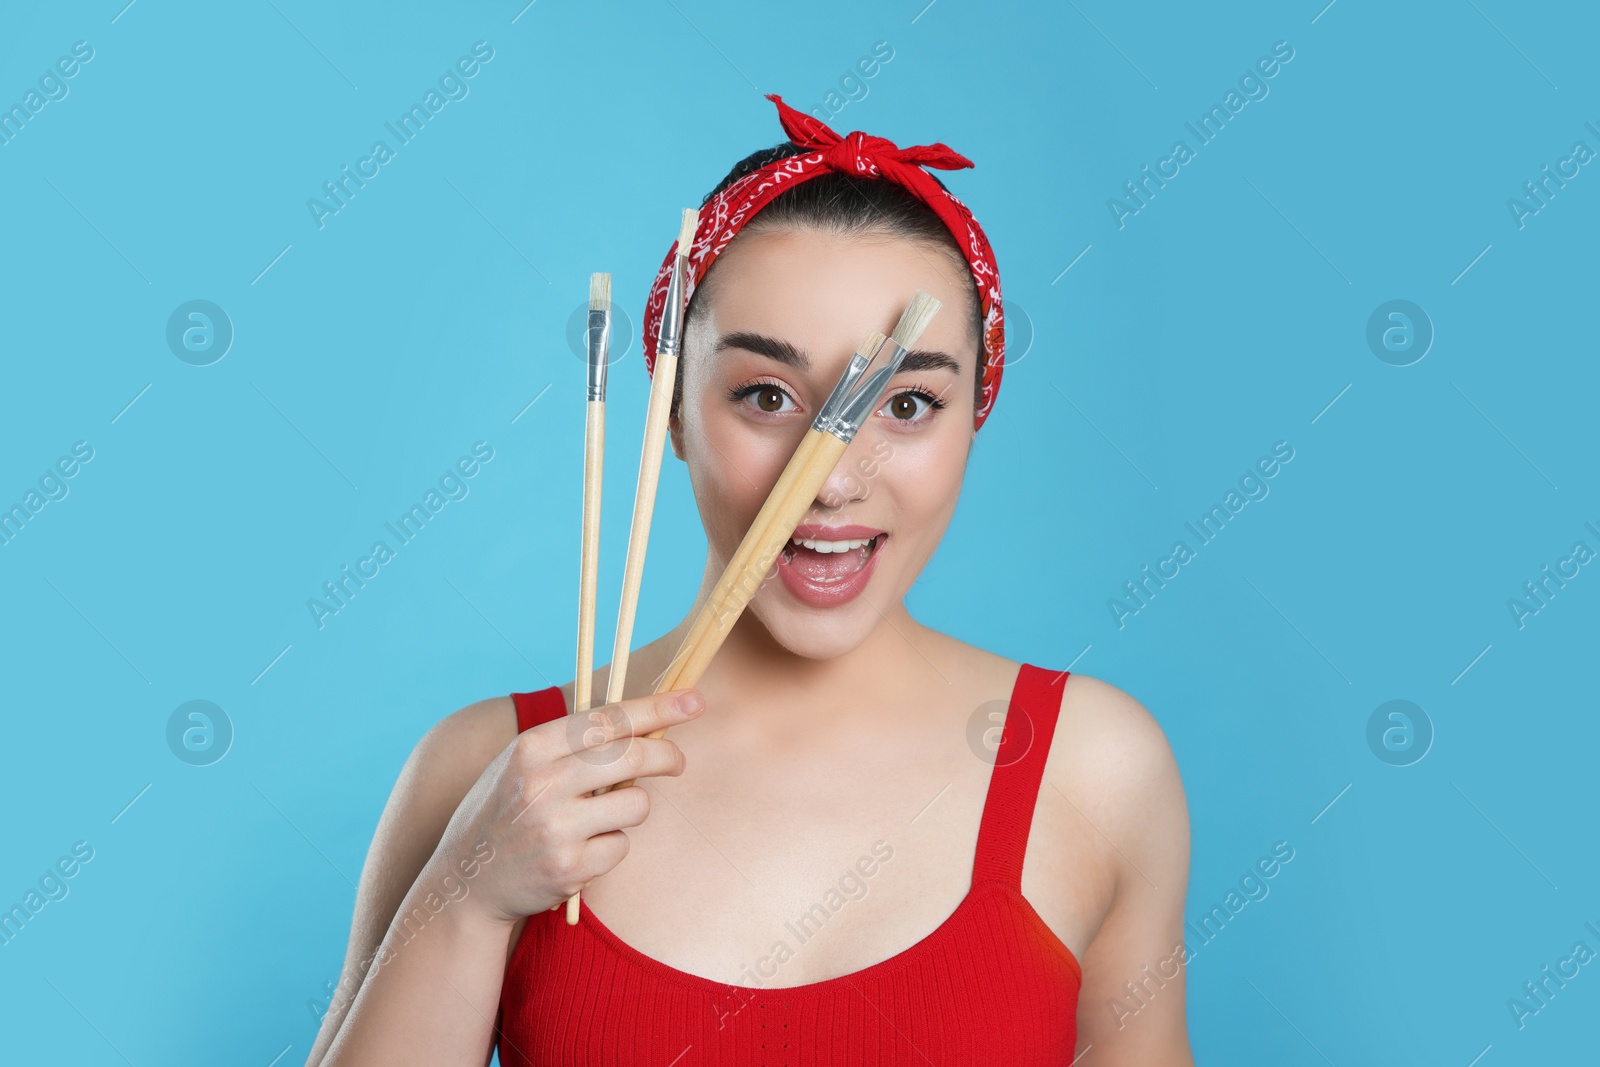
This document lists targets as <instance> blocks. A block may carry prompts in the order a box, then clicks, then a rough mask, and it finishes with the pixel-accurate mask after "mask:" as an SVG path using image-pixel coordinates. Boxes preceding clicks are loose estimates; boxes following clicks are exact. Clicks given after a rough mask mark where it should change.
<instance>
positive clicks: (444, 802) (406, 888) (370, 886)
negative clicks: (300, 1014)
mask: <svg viewBox="0 0 1600 1067" xmlns="http://www.w3.org/2000/svg"><path fill="white" fill-rule="evenodd" d="M516 722H517V715H516V709H515V707H514V706H513V704H512V702H511V698H510V697H508V696H500V697H493V698H491V699H488V700H481V701H479V702H478V703H476V704H469V705H468V706H466V707H464V708H462V709H461V710H460V711H457V712H455V713H454V714H452V715H449V716H446V717H445V718H444V719H442V720H441V721H440V722H438V723H437V724H436V725H435V726H434V727H433V729H431V730H429V731H428V733H427V734H426V735H425V736H424V737H423V738H422V740H421V741H419V742H418V743H417V746H416V748H415V749H413V750H412V753H411V757H410V758H409V759H408V760H406V764H405V767H404V768H402V769H401V771H400V776H399V779H398V780H397V781H396V782H395V786H394V790H393V791H392V792H391V793H390V794H389V802H388V804H387V806H385V808H384V810H383V816H382V817H381V818H380V819H379V820H378V828H377V830H376V832H375V833H374V834H373V837H372V845H371V846H370V847H369V848H368V850H367V859H366V863H365V864H364V865H363V867H362V869H361V884H360V886H359V887H358V889H357V890H356V904H355V914H354V916H353V917H352V919H351V922H350V940H349V943H348V945H347V946H346V948H345V959H344V967H343V969H342V970H341V971H340V974H339V982H338V986H337V988H336V989H335V990H334V994H333V1001H332V1003H331V1004H330V1005H329V1006H328V1011H327V1014H326V1015H324V1016H323V1018H322V1029H321V1030H320V1031H318V1033H317V1040H316V1042H315V1043H314V1044H313V1045H312V1046H311V1054H310V1056H309V1057H308V1058H307V1059H306V1067H318V1065H319V1064H321V1063H322V1060H323V1057H324V1056H326V1055H327V1052H328V1046H329V1045H330V1044H332V1042H333V1039H334V1037H335V1035H337V1034H338V1032H339V1028H340V1026H341V1025H342V1024H343V1022H344V1020H345V1017H346V1016H347V1015H348V1014H349V1011H350V1005H351V1003H352V1002H353V1001H354V1000H355V995H356V991H357V990H359V989H360V988H361V981H362V978H363V976H364V975H365V974H366V972H367V970H369V969H370V966H371V963H372V961H373V960H374V958H375V957H376V956H377V953H378V947H379V945H380V944H381V943H382V942H383V939H384V935H385V934H386V933H387V932H388V930H389V924H390V922H391V921H393V920H394V918H395V917H396V916H397V915H398V914H400V912H401V907H400V906H401V903H402V902H406V903H408V904H410V903H414V902H413V901H410V900H409V899H408V897H409V896H410V895H411V894H412V891H413V890H414V889H415V888H417V887H419V886H421V885H426V884H429V883H430V882H431V881H436V880H437V878H434V879H424V878H421V877H420V876H421V875H422V873H423V868H424V867H425V866H426V865H427V864H428V862H429V860H430V859H432V858H433V854H434V850H435V849H437V848H438V845H439V840H440V838H442V837H443V836H444V828H445V826H446V825H447V824H448V823H449V821H450V817H451V816H452V815H453V814H454V813H455V810H456V808H457V807H458V806H459V805H460V803H461V800H462V798H463V797H465V796H466V795H467V792H468V791H469V790H470V789H471V788H472V785H473V783H474V782H476V781H477V780H478V778H479V776H480V775H482V773H483V771H484V768H485V767H487V766H488V765H489V764H490V763H491V762H493V760H494V758H495V757H496V756H498V755H499V754H500V753H501V751H502V750H504V749H505V747H506V746H507V745H508V744H510V743H511V740H512V739H513V738H514V737H515V736H516V732H517V728H516ZM424 907H425V905H424ZM448 910H449V909H448V908H445V909H443V910H442V911H441V912H440V915H439V916H437V917H443V916H444V912H446V911H448ZM452 918H455V917H454V916H452ZM429 925H432V924H431V923H430V924H429ZM447 930H448V927H442V928H441V929H440V931H439V932H440V936H438V937H435V938H433V940H434V941H436V942H437V941H443V940H446V939H447V937H449V936H451V934H450V933H446V932H445V931H447ZM502 964H503V957H502ZM484 1062H485V1063H487V1062H488V1057H485V1058H484Z"/></svg>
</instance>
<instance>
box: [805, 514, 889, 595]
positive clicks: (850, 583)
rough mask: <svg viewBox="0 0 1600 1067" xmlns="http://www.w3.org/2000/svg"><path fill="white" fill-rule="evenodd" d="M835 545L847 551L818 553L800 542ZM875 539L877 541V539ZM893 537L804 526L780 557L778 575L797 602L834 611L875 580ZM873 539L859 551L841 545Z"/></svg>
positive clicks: (863, 530) (852, 528) (848, 528)
mask: <svg viewBox="0 0 1600 1067" xmlns="http://www.w3.org/2000/svg"><path fill="white" fill-rule="evenodd" d="M797 539H798V540H800V541H811V542H812V543H817V542H823V543H827V542H832V543H833V545H834V546H835V547H840V548H843V549H844V550H843V551H827V552H823V551H817V550H815V549H812V548H807V547H806V546H805V545H803V544H797V543H796V540H797ZM873 539H875V541H874V540H873ZM888 539H889V535H888V534H887V533H885V532H883V531H882V530H875V529H873V528H872V527H869V526H817V525H813V524H804V525H801V526H798V527H796V528H795V533H794V536H793V537H791V538H790V540H789V543H788V544H787V545H785V546H784V548H783V551H782V552H781V553H779V555H778V575H779V577H780V578H781V580H782V581H783V585H784V588H786V589H787V590H789V592H790V594H792V595H793V596H794V597H795V599H796V600H799V601H800V602H801V603H804V604H809V605H811V606H812V607H817V608H831V607H835V606H837V605H839V604H843V603H845V602H847V601H849V600H852V599H854V598H855V597H856V596H858V595H860V593H861V591H862V590H863V589H865V588H866V587H867V583H868V582H870V581H871V580H872V572H873V569H874V568H875V567H876V566H877V562H878V557H879V556H880V555H882V553H883V549H884V547H885V545H884V542H886V541H887V540H888ZM861 540H869V541H871V542H872V543H869V544H867V545H865V546H862V547H859V548H850V547H848V546H847V545H845V544H841V542H851V541H861Z"/></svg>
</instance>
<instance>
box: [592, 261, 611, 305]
mask: <svg viewBox="0 0 1600 1067" xmlns="http://www.w3.org/2000/svg"><path fill="white" fill-rule="evenodd" d="M589 310H590V311H610V310H611V275H609V274H607V273H606V272H605V271H598V270H597V271H595V272H594V273H593V274H591V275H589Z"/></svg>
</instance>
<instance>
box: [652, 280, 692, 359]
mask: <svg viewBox="0 0 1600 1067" xmlns="http://www.w3.org/2000/svg"><path fill="white" fill-rule="evenodd" d="M688 274H689V260H688V257H686V256H673V257H672V279H671V280H670V281H669V282H667V302H666V307H664V308H662V310H661V339H660V340H659V341H658V342H657V343H656V355H658V356H675V355H677V354H678V346H679V345H680V344H681V343H682V341H683V314H684V306H683V305H684V299H683V297H684V290H685V289H686V288H687V287H688Z"/></svg>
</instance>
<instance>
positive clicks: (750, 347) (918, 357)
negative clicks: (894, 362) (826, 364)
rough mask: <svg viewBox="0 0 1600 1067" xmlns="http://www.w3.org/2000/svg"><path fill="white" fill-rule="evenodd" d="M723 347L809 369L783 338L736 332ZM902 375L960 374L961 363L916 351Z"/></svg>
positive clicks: (718, 345) (905, 363) (720, 345)
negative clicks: (944, 372) (935, 372)
mask: <svg viewBox="0 0 1600 1067" xmlns="http://www.w3.org/2000/svg"><path fill="white" fill-rule="evenodd" d="M724 348H742V349H744V350H745V351H746V352H753V353H755V354H756V355H758V356H766V357H767V358H768V359H772V360H776V361H777V362H779V363H782V364H784V365H786V366H789V367H793V368H794V369H795V370H801V371H804V370H810V369H811V357H810V356H808V355H806V353H805V352H804V351H803V350H801V349H799V348H796V347H795V346H794V345H792V344H790V343H789V342H788V341H785V340H784V339H783V338H781V337H771V336H769V335H767V334H764V333H755V332H753V331H750V330H737V331H735V332H733V333H729V334H724V335H723V336H722V337H720V338H718V340H717V343H716V347H715V348H714V349H713V351H716V352H721V351H722V350H723V349H724ZM900 370H901V372H902V373H904V372H906V371H929V370H948V371H951V372H953V373H956V374H960V373H961V364H960V362H958V361H957V360H956V359H955V357H953V356H950V355H948V354H946V353H944V352H938V351H930V350H928V349H925V348H915V349H912V350H911V351H909V352H907V353H906V357H905V359H903V360H901V362H900Z"/></svg>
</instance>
